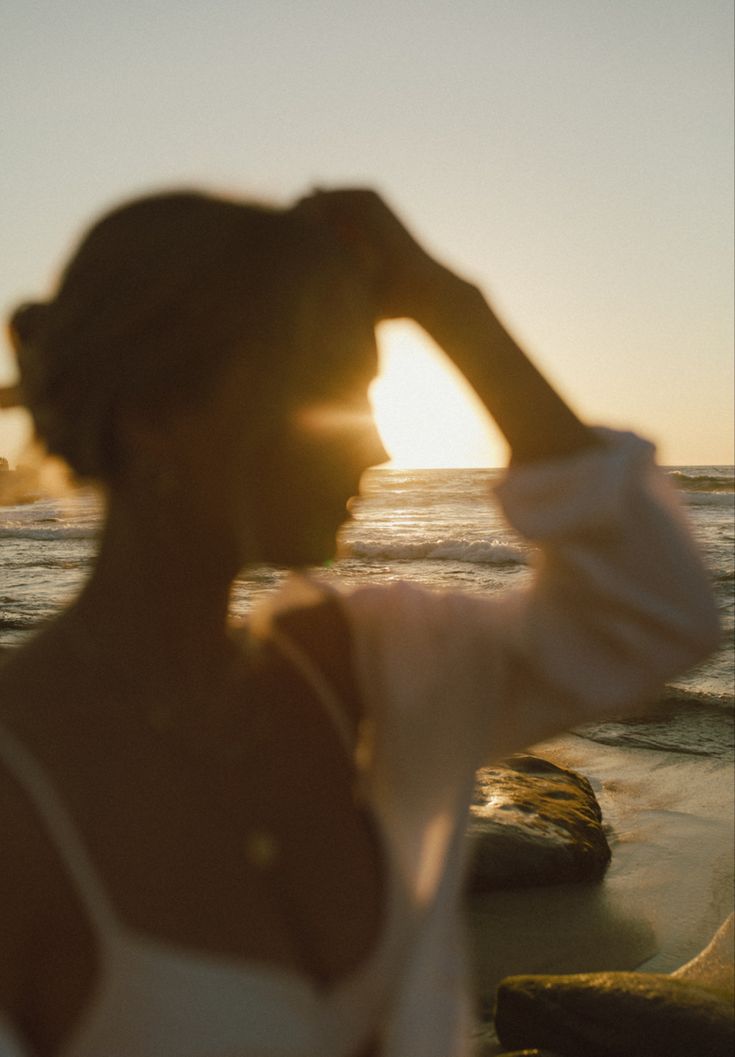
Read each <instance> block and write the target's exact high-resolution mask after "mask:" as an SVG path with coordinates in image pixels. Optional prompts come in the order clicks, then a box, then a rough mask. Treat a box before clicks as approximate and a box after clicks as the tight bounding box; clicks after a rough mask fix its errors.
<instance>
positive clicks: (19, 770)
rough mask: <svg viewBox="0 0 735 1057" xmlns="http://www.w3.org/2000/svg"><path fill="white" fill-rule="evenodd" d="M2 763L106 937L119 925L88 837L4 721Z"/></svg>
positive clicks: (0, 732)
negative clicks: (79, 828)
mask: <svg viewBox="0 0 735 1057" xmlns="http://www.w3.org/2000/svg"><path fill="white" fill-rule="evenodd" d="M0 764H1V765H2V766H3V767H4V768H5V770H6V771H7V772H8V774H9V775H10V776H11V778H12V779H13V780H14V781H15V782H16V784H17V785H18V786H19V787H20V789H21V790H22V791H23V793H24V794H25V796H26V797H27V799H28V801H29V803H30V804H31V805H32V806H33V808H34V810H35V812H36V814H37V816H38V818H39V819H40V821H41V823H42V824H43V827H44V829H45V831H46V836H47V837H48V840H49V842H50V843H51V845H52V847H53V848H54V849H55V850H56V852H57V854H58V856H59V858H60V859H61V862H62V864H63V866H64V868H65V870H66V872H67V874H68V876H69V878H70V880H71V881H72V883H73V885H74V887H75V889H76V891H77V893H78V895H79V897H80V899H81V902H82V905H83V907H84V910H85V912H86V913H87V915H88V917H89V919H90V922H91V923H92V925H94V927H95V928H96V930H97V932H98V933H99V934H100V937H101V938H104V937H105V936H106V935H108V934H109V933H110V932H111V930H114V929H115V928H116V927H117V919H116V915H115V913H114V910H113V908H112V905H111V903H110V901H109V899H108V897H107V893H106V891H105V886H104V884H103V883H102V880H101V878H100V876H99V874H98V873H97V870H96V868H95V866H94V864H93V862H92V859H91V858H90V855H89V852H88V851H87V848H86V846H85V844H84V841H83V840H82V838H81V836H80V834H79V831H78V830H77V827H76V825H75V823H74V821H73V819H72V817H71V815H70V813H69V811H68V810H67V808H66V806H65V804H64V802H63V800H62V798H61V797H60V796H59V794H58V792H57V790H56V788H55V787H54V784H53V782H52V781H51V779H50V778H49V777H48V775H47V774H46V772H45V770H44V768H43V767H42V766H41V764H40V763H39V761H38V760H37V759H36V758H35V757H34V756H33V755H32V754H31V753H30V752H29V751H28V749H27V748H26V747H25V745H24V744H23V743H22V742H21V741H20V740H19V739H18V738H17V737H16V736H15V734H13V733H11V731H9V730H8V729H7V727H5V726H3V725H0Z"/></svg>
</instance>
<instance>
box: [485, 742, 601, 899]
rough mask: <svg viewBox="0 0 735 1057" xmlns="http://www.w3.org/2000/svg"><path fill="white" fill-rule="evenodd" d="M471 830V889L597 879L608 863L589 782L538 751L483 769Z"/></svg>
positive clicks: (597, 806)
mask: <svg viewBox="0 0 735 1057" xmlns="http://www.w3.org/2000/svg"><path fill="white" fill-rule="evenodd" d="M469 832H470V835H471V837H472V838H473V841H474V850H473V856H472V860H471V866H470V871H469V888H470V891H471V892H473V893H477V892H487V891H492V890H494V889H498V888H521V887H527V886H529V885H550V884H560V883H562V882H568V881H593V880H598V879H599V878H600V877H602V875H603V873H604V872H605V868H606V867H607V865H608V863H609V861H610V847H609V845H608V843H607V839H606V837H605V833H604V830H603V827H602V813H601V811H600V806H599V804H598V803H597V799H596V797H595V794H594V792H593V790H592V787H591V785H590V783H589V782H588V781H587V779H586V778H584V777H583V776H582V775H580V774H577V773H576V772H575V771H569V770H566V769H565V768H563V767H557V766H556V764H553V763H549V762H548V761H547V760H543V759H541V758H539V757H538V756H530V755H526V754H519V755H516V756H511V757H509V758H508V759H507V760H504V761H502V762H501V763H499V764H497V765H496V766H494V767H486V768H483V769H482V770H481V771H479V772H478V775H477V784H476V790H475V797H474V802H473V805H472V808H471V819H470V825H469Z"/></svg>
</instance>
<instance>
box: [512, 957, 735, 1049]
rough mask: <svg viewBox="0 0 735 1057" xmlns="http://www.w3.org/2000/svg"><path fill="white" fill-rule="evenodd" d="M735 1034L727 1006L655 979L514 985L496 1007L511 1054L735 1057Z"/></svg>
mask: <svg viewBox="0 0 735 1057" xmlns="http://www.w3.org/2000/svg"><path fill="white" fill-rule="evenodd" d="M734 1029H735V1023H734V1018H733V1007H732V1003H731V1002H730V1001H728V1000H727V999H726V998H724V997H722V996H721V995H719V994H717V993H715V992H713V991H711V990H709V989H707V988H704V987H701V986H699V985H696V984H692V983H688V982H687V981H685V980H681V979H676V978H673V977H671V976H664V975H658V974H654V973H650V974H649V973H581V974H577V975H571V976H515V977H509V978H508V979H506V980H504V981H503V982H502V983H501V985H500V987H499V989H498V994H497V1000H496V1010H495V1030H496V1032H497V1035H498V1038H499V1039H500V1041H501V1042H502V1044H503V1046H506V1047H508V1048H509V1049H513V1048H514V1047H515V1048H516V1049H518V1048H521V1049H522V1048H523V1047H524V1046H525V1047H534V1046H536V1047H540V1048H542V1049H543V1048H547V1049H552V1050H554V1051H558V1052H559V1053H562V1054H564V1055H565V1057H704V1055H705V1054H706V1057H731V1055H732V1053H733V1045H734V1044H735V1030H734Z"/></svg>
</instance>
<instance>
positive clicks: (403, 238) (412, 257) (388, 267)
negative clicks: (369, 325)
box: [296, 188, 438, 318]
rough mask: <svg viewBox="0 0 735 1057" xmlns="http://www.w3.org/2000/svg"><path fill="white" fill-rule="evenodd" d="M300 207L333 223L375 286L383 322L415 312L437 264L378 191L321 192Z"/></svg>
mask: <svg viewBox="0 0 735 1057" xmlns="http://www.w3.org/2000/svg"><path fill="white" fill-rule="evenodd" d="M296 208H297V209H303V210H304V212H306V213H308V215H310V216H312V217H313V218H314V219H318V220H320V221H321V222H323V223H326V224H328V225H329V227H330V228H331V229H332V230H333V232H334V233H335V235H336V236H337V238H338V239H339V240H340V242H341V243H342V244H343V245H344V246H345V248H346V249H347V250H348V252H349V253H350V254H351V255H352V256H353V257H354V259H355V260H356V261H357V263H358V265H359V266H360V268H361V270H362V271H363V272H364V274H365V275H366V278H368V280H369V281H370V282H371V284H372V285H373V288H374V290H375V292H376V296H377V298H378V301H379V312H380V315H381V316H382V317H384V318H391V317H396V316H410V315H413V314H414V310H415V302H416V297H417V294H418V293H419V292H420V291H421V289H422V288H423V287H424V286H425V277H426V275H427V272H429V271H431V270H433V269H436V268H437V267H438V265H437V264H436V262H435V261H433V260H432V258H431V257H430V256H429V254H428V253H426V251H425V250H424V249H423V248H422V247H421V246H420V245H419V244H418V242H417V241H416V240H415V239H414V238H413V236H412V235H411V234H410V232H409V231H408V229H407V228H406V227H405V225H404V224H403V223H402V222H401V221H400V220H399V219H398V217H397V216H396V215H395V213H394V212H393V211H392V210H391V209H390V208H389V206H387V205H386V203H385V202H384V201H383V199H382V198H381V197H380V195H378V194H377V193H376V192H375V191H372V190H369V189H363V188H356V189H341V190H335V191H322V190H316V191H314V192H313V193H312V194H311V195H308V196H307V197H306V198H304V199H302V200H301V201H300V202H299V203H298V206H297V207H296Z"/></svg>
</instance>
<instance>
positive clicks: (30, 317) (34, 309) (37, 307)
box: [9, 301, 48, 352]
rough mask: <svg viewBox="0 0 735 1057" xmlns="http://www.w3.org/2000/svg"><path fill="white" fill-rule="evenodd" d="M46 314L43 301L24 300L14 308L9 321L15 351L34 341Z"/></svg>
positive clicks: (46, 310) (46, 306)
mask: <svg viewBox="0 0 735 1057" xmlns="http://www.w3.org/2000/svg"><path fill="white" fill-rule="evenodd" d="M47 315H48V304H47V303H46V302H45V301H26V303H25V304H22V305H20V307H19V308H16V310H15V312H13V314H12V316H11V317H10V321H9V329H10V339H11V341H12V343H13V347H14V348H15V351H16V352H19V351H20V349H21V348H24V347H27V346H29V345H32V344H33V343H34V341H35V340H36V338H37V337H38V335H39V332H40V330H41V328H42V326H43V324H44V323H45V321H46V317H47Z"/></svg>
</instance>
